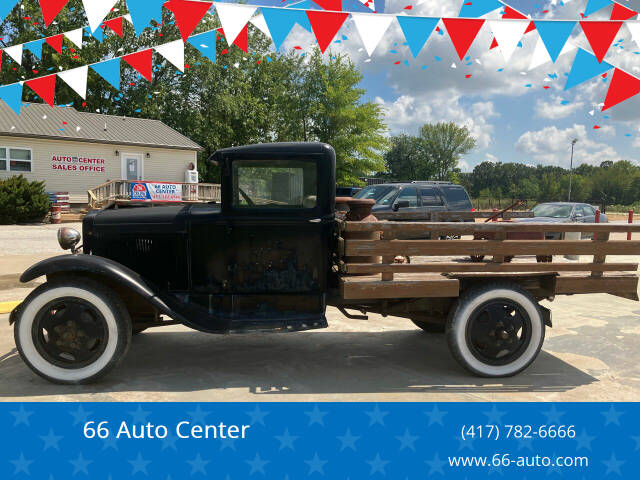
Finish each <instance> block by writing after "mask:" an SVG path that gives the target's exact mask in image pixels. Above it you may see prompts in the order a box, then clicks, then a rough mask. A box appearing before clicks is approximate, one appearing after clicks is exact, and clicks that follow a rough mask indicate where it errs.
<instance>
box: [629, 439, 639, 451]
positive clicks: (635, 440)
mask: <svg viewBox="0 0 640 480" xmlns="http://www.w3.org/2000/svg"><path fill="white" fill-rule="evenodd" d="M631 438H632V439H633V441H634V442H636V450H640V436H638V437H631Z"/></svg>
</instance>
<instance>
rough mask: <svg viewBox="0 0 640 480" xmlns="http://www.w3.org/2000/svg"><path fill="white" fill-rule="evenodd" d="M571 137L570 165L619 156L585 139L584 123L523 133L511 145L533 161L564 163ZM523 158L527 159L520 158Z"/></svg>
mask: <svg viewBox="0 0 640 480" xmlns="http://www.w3.org/2000/svg"><path fill="white" fill-rule="evenodd" d="M574 138H577V139H578V143H577V144H576V146H575V151H574V165H579V164H581V163H588V164H591V165H600V163H601V162H603V161H605V160H613V161H617V160H620V159H621V158H622V156H621V155H619V154H618V153H617V152H616V151H615V149H614V148H613V147H611V146H610V145H607V144H605V143H600V142H597V141H594V140H591V139H589V138H588V137H587V127H585V126H584V125H573V126H572V127H569V128H565V129H563V130H560V129H558V128H556V127H555V126H551V127H545V128H543V129H542V130H537V131H533V132H525V133H524V134H522V135H521V136H520V138H519V139H518V141H517V142H516V144H515V148H516V150H517V151H518V152H521V153H523V154H525V155H528V156H530V158H531V159H533V160H534V161H535V162H537V163H540V164H543V165H562V166H566V165H567V164H568V162H569V159H570V154H571V140H572V139H574ZM525 160H527V159H525V158H523V159H522V161H525ZM629 160H631V161H635V160H633V159H629Z"/></svg>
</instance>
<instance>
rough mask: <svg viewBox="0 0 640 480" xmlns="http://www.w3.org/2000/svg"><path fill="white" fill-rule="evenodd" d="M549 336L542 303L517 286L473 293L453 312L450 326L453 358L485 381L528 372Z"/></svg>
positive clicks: (490, 287)
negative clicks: (539, 303)
mask: <svg viewBox="0 0 640 480" xmlns="http://www.w3.org/2000/svg"><path fill="white" fill-rule="evenodd" d="M544 333H545V324H544V318H543V315H542V310H541V309H540V306H539V305H538V302H537V301H536V300H535V298H533V297H532V296H531V295H530V294H529V293H527V292H526V291H525V290H523V289H522V288H520V287H519V286H518V285H515V284H511V283H493V284H490V285H486V286H481V287H474V288H471V289H469V290H468V291H467V292H465V293H464V294H463V295H462V296H460V298H459V299H458V300H457V301H456V303H455V304H454V306H453V308H452V309H451V311H450V312H449V318H448V319H447V326H446V335H447V341H448V343H449V349H450V350H451V353H452V355H453V357H454V358H455V359H456V361H458V363H460V365H462V366H463V367H464V368H466V369H467V370H469V371H470V372H472V373H474V374H476V375H479V376H482V377H508V376H512V375H515V374H516V373H518V372H520V371H522V370H524V369H525V368H527V367H528V366H529V365H530V364H531V363H532V362H533V361H534V360H535V358H536V357H537V355H538V352H539V351H540V348H541V347H542V343H543V341H544Z"/></svg>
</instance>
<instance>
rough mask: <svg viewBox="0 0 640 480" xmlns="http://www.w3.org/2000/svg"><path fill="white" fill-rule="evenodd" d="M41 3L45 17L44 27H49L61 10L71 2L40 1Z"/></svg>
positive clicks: (59, 0) (57, 0) (65, 0)
mask: <svg viewBox="0 0 640 480" xmlns="http://www.w3.org/2000/svg"><path fill="white" fill-rule="evenodd" d="M39 2H40V10H42V16H43V17H44V26H45V27H48V26H49V25H51V22H53V21H54V20H55V18H56V17H57V16H58V14H59V13H60V10H62V9H63V8H64V7H65V5H66V4H67V3H69V0H39Z"/></svg>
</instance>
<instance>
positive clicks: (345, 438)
mask: <svg viewBox="0 0 640 480" xmlns="http://www.w3.org/2000/svg"><path fill="white" fill-rule="evenodd" d="M337 438H338V440H340V442H342V445H341V446H340V451H343V450H344V449H345V448H350V449H351V450H353V451H354V452H355V451H356V441H357V440H358V439H359V438H360V437H356V436H355V435H351V430H350V429H348V428H347V431H346V432H345V434H344V435H342V436H340V435H338V437H337Z"/></svg>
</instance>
